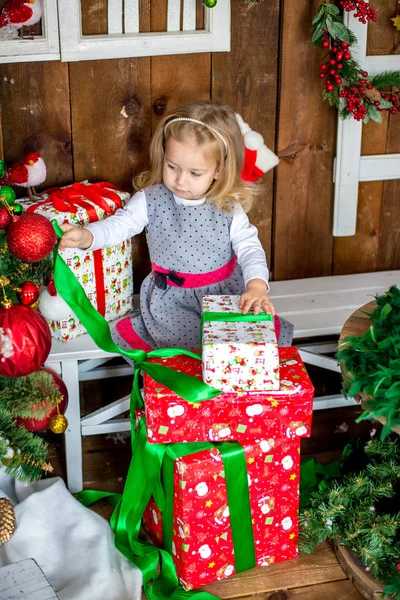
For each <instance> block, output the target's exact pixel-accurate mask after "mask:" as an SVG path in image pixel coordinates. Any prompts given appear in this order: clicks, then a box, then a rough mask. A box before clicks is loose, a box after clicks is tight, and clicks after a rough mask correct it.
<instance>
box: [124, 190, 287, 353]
mask: <svg viewBox="0 0 400 600" xmlns="http://www.w3.org/2000/svg"><path fill="white" fill-rule="evenodd" d="M145 195H146V203H147V212H148V225H147V228H146V237H147V244H148V247H149V253H150V259H151V263H152V272H151V273H150V274H149V275H148V276H147V277H146V279H145V280H144V281H143V284H142V287H141V290H140V315H137V316H133V315H131V316H128V317H126V318H125V319H122V320H121V321H120V322H119V323H118V324H117V327H116V330H114V332H113V338H114V340H115V341H116V343H117V344H118V345H119V346H121V347H122V348H125V349H128V348H137V349H142V350H145V351H149V350H150V349H153V348H166V347H169V348H185V349H188V350H196V349H198V348H199V346H200V317H201V300H202V297H203V296H205V295H221V294H232V295H240V294H242V293H243V292H244V290H245V284H244V280H243V275H242V270H241V268H240V266H239V265H238V263H237V262H236V261H235V256H234V253H233V250H232V245H231V241H230V226H231V222H232V218H233V213H228V212H223V211H221V210H219V209H218V207H217V206H216V205H215V204H214V203H213V202H210V201H208V200H206V201H205V202H204V203H203V204H201V205H198V204H196V205H194V206H181V205H178V204H177V203H176V202H175V200H174V197H173V194H172V192H170V191H169V190H168V189H167V188H166V187H165V186H164V185H157V186H152V187H150V188H147V189H146V190H145ZM227 265H228V267H227ZM224 267H225V269H224ZM218 270H220V271H219V276H220V277H221V276H223V275H224V274H226V275H228V276H226V277H225V278H224V279H222V280H220V281H217V282H216V283H215V282H212V283H208V281H215V279H216V277H215V272H216V271H217V272H218ZM213 272H214V273H213ZM182 275H183V277H182ZM185 275H186V277H185ZM197 283H200V284H201V285H197ZM189 284H190V285H196V287H185V285H189ZM280 325H281V327H280V336H281V337H282V335H284V337H285V340H284V341H283V340H279V342H280V343H281V345H283V344H282V341H283V343H284V345H290V343H291V334H292V331H291V326H290V324H289V323H288V324H287V325H286V324H284V323H282V320H281V323H280Z"/></svg>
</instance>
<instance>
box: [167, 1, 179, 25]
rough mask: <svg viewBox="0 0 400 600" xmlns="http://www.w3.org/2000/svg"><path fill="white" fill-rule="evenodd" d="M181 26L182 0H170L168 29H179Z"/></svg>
mask: <svg viewBox="0 0 400 600" xmlns="http://www.w3.org/2000/svg"><path fill="white" fill-rule="evenodd" d="M180 28H181V0H169V2H168V13H167V30H168V31H179V30H180Z"/></svg>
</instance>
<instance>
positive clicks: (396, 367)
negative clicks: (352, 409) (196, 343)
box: [337, 286, 400, 438]
mask: <svg viewBox="0 0 400 600" xmlns="http://www.w3.org/2000/svg"><path fill="white" fill-rule="evenodd" d="M376 304H377V306H376V309H375V310H374V311H373V313H372V314H371V326H370V328H369V331H367V332H366V333H364V334H363V335H362V336H360V337H356V336H350V337H347V338H345V339H344V340H343V343H342V344H341V346H340V348H339V352H338V353H337V358H338V360H339V361H341V362H342V364H343V366H344V368H345V370H346V372H347V373H348V375H347V376H346V377H345V380H344V384H343V386H344V389H343V392H344V394H345V395H346V396H350V397H354V396H357V395H358V394H360V393H362V394H363V396H364V399H365V400H364V402H363V407H364V408H365V411H364V413H363V414H362V415H361V417H359V420H361V419H369V418H371V417H383V418H384V419H385V421H386V424H385V426H384V427H383V429H382V437H383V438H384V437H385V436H386V435H387V434H388V433H389V432H390V431H391V430H392V429H393V428H394V427H396V426H398V425H399V424H400V290H399V289H398V288H397V287H396V286H392V287H391V288H390V290H388V291H387V292H386V293H385V294H384V295H383V296H378V297H377V298H376Z"/></svg>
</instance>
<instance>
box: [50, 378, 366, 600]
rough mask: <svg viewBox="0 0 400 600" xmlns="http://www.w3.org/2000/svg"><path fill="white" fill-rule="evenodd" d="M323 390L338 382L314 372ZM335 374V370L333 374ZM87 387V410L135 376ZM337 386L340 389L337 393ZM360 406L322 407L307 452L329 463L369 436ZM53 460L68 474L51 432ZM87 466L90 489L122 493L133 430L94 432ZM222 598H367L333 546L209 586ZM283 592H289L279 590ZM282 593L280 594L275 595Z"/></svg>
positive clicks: (87, 445) (105, 509) (123, 389)
mask: <svg viewBox="0 0 400 600" xmlns="http://www.w3.org/2000/svg"><path fill="white" fill-rule="evenodd" d="M311 376H312V379H313V382H314V385H316V386H317V387H318V388H319V393H321V392H322V393H325V392H331V391H332V389H331V388H332V386H334V387H335V386H336V388H337V387H338V386H339V387H340V381H339V379H338V380H337V381H334V380H333V381H332V380H329V381H328V380H327V379H326V373H325V374H322V373H320V372H318V370H315V372H314V373H311ZM332 377H333V378H334V377H335V374H332ZM81 385H82V397H83V401H82V414H86V413H88V412H90V411H92V410H96V409H97V408H100V407H101V406H102V405H104V404H107V403H109V402H112V401H113V400H115V399H116V398H117V397H118V396H121V395H122V394H124V393H128V391H129V389H130V385H131V381H130V380H129V378H121V379H120V380H103V381H101V382H85V383H83V384H81ZM337 391H338V390H337V389H336V392H335V393H337ZM359 414H360V409H359V408H358V407H348V408H347V407H346V408H339V409H335V410H330V411H317V412H316V413H315V414H314V422H313V432H312V436H311V438H310V439H306V440H302V455H303V456H307V455H308V456H309V455H313V456H315V457H316V458H318V459H319V460H322V461H326V462H329V461H330V460H333V459H335V458H336V457H338V456H339V455H340V451H341V449H342V448H343V447H344V445H345V444H346V443H347V442H348V441H349V440H350V439H351V438H353V437H357V436H362V437H369V435H370V434H371V431H372V430H373V429H375V427H376V426H375V425H373V424H372V423H370V422H368V421H366V422H365V421H364V422H362V423H360V424H358V425H357V424H356V423H355V419H356V418H357V416H358V415H359ZM49 435H50V436H51V437H49V438H48V441H49V443H50V453H49V458H50V461H51V463H52V465H53V467H54V469H55V471H54V474H56V475H60V476H61V477H64V478H65V466H64V459H63V444H62V439H61V438H59V437H57V436H55V435H54V434H49ZM83 452H84V459H83V467H84V480H85V488H86V489H98V490H107V491H116V492H121V491H122V490H123V486H124V480H125V475H126V472H127V469H128V466H129V461H130V439H129V435H128V434H113V435H103V436H91V437H86V438H84V442H83ZM95 510H96V512H99V513H100V514H102V515H103V516H105V517H106V518H107V517H108V516H109V515H110V507H109V506H108V505H106V504H105V503H104V504H102V503H99V505H98V506H96V507H95ZM204 589H206V590H208V591H209V592H211V593H213V594H215V595H216V596H217V597H219V598H235V599H236V600H243V599H245V598H250V597H251V600H287V599H290V600H292V599H296V600H359V599H361V598H362V596H361V595H360V594H359V592H358V591H357V590H356V589H355V588H354V587H353V585H352V583H351V582H350V581H349V580H348V579H347V578H346V575H345V574H344V572H343V570H342V568H341V567H340V565H339V563H338V561H337V559H336V556H335V553H334V551H333V549H332V548H331V547H330V546H329V545H328V544H322V545H320V546H319V547H318V548H317V549H316V550H315V551H314V552H313V553H312V554H309V555H306V554H302V555H301V556H300V557H299V558H298V559H296V560H292V561H289V562H286V563H280V564H277V565H271V566H269V567H262V568H257V569H252V570H251V571H247V572H245V573H241V574H240V575H237V576H235V577H231V578H229V579H226V580H224V581H220V582H218V583H216V584H212V585H209V586H207V587H206V588H204ZM280 590H284V592H286V593H284V592H281V593H279V591H280ZM275 592H277V593H275Z"/></svg>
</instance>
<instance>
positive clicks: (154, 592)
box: [77, 418, 256, 600]
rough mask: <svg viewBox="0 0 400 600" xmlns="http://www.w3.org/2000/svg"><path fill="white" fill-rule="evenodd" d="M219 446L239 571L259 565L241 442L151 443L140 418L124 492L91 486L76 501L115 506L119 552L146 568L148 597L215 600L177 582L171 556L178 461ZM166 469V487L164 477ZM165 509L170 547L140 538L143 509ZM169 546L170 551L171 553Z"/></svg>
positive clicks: (113, 519)
mask: <svg viewBox="0 0 400 600" xmlns="http://www.w3.org/2000/svg"><path fill="white" fill-rule="evenodd" d="M213 447H217V448H218V450H219V452H220V453H221V455H222V459H223V463H224V470H225V482H226V489H227V495H228V504H229V513H230V521H231V530H232V538H233V546H234V556H235V567H236V571H237V572H238V573H240V572H241V571H244V570H247V569H251V568H252V567H254V566H255V564H256V561H255V549H254V537H253V527H252V522H251V511H250V498H249V490H248V483H247V468H246V458H245V454H244V450H243V448H242V447H241V446H240V444H238V443H237V442H229V443H228V442H223V443H220V444H211V443H209V442H204V443H201V442H199V443H191V444H170V445H165V444H149V442H148V440H147V437H146V425H145V421H144V418H142V419H141V420H140V422H139V426H138V432H137V435H136V436H135V441H134V444H133V448H132V460H131V464H130V467H129V471H128V475H127V478H126V483H125V488H124V492H123V494H122V496H121V495H118V494H113V493H110V492H95V491H92V490H89V491H84V492H80V493H79V494H77V499H78V500H79V501H80V502H81V503H82V504H84V505H85V506H89V505H90V504H92V503H93V502H95V501H97V500H100V499H102V498H107V499H108V500H109V501H110V502H111V503H112V504H113V505H114V506H115V510H114V512H113V514H112V517H111V521H110V524H111V528H112V530H113V531H114V533H115V545H116V547H117V548H118V550H119V551H120V552H121V553H122V554H123V555H124V556H126V558H128V559H129V560H130V561H131V562H133V563H134V564H135V565H136V566H137V567H138V568H139V569H140V571H141V572H142V576H143V588H144V591H145V594H146V596H147V598H148V599H149V600H179V599H181V600H183V599H186V600H189V599H192V598H193V600H216V597H215V596H213V595H212V594H209V593H207V592H197V591H194V592H185V591H184V590H183V588H182V587H181V586H180V585H178V579H177V575H176V570H175V566H174V563H173V560H172V556H171V553H170V551H171V549H172V519H173V501H174V461H175V459H176V458H179V457H182V456H187V455H189V454H194V453H198V452H201V451H202V450H207V449H211V448H213ZM161 468H162V476H163V485H162V484H161V480H160V473H161ZM151 496H153V497H154V499H155V501H156V503H157V506H158V507H159V508H160V510H162V512H163V541H164V545H165V546H166V548H167V549H166V550H164V549H160V548H156V547H155V546H154V545H153V544H151V543H149V542H145V541H143V540H141V539H140V538H139V533H140V526H141V520H142V515H143V512H144V510H145V508H146V506H147V504H148V502H149V500H150V498H151ZM168 550H169V551H168Z"/></svg>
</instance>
